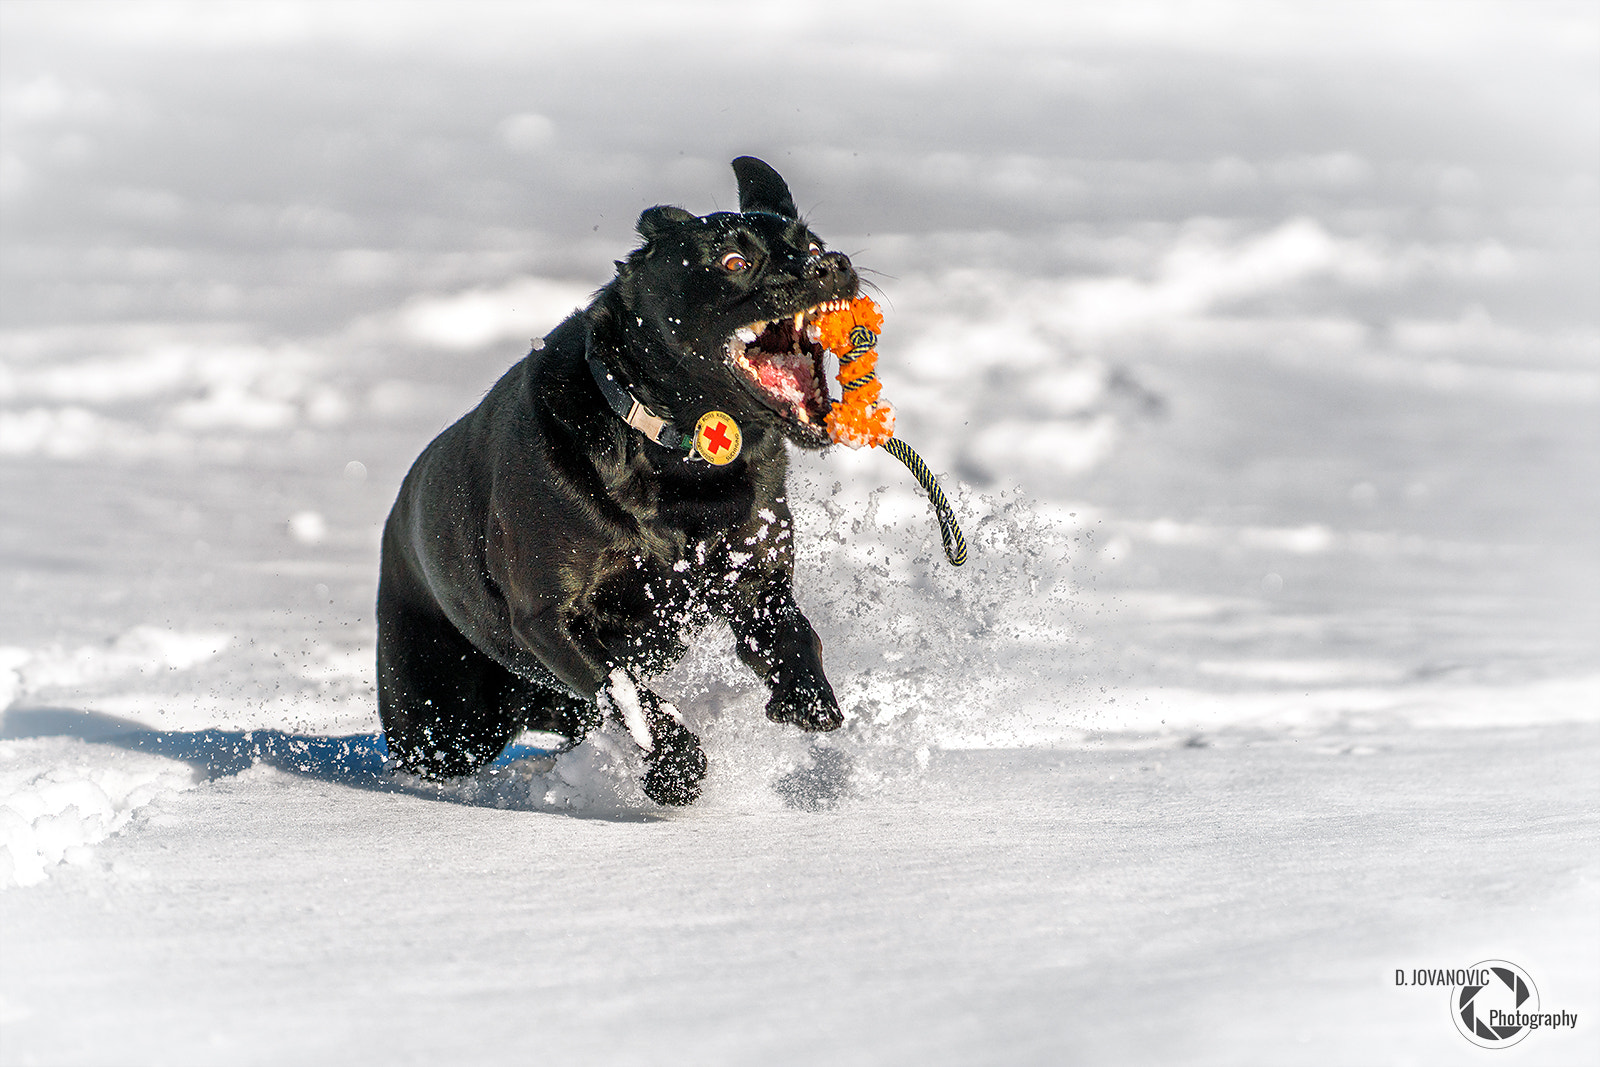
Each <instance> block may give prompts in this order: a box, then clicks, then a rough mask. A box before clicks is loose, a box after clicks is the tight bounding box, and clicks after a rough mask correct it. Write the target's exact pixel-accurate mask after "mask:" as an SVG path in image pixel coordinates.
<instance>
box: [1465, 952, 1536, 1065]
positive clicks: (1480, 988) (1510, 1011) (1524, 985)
mask: <svg viewBox="0 0 1600 1067" xmlns="http://www.w3.org/2000/svg"><path fill="white" fill-rule="evenodd" d="M1472 970H1473V971H1477V972H1481V973H1482V975H1483V978H1484V981H1485V983H1486V984H1484V985H1462V986H1455V987H1453V988H1452V989H1451V990H1450V1015H1451V1017H1452V1018H1454V1019H1455V1023H1456V1029H1457V1030H1459V1031H1461V1036H1462V1037H1465V1038H1466V1039H1467V1040H1468V1041H1471V1042H1472V1043H1473V1044H1474V1045H1477V1046H1478V1047H1479V1048H1509V1047H1510V1046H1512V1045H1515V1044H1516V1043H1517V1042H1518V1041H1521V1040H1522V1039H1523V1038H1525V1037H1527V1036H1528V1031H1529V1030H1530V1029H1531V1027H1529V1026H1526V1025H1524V1024H1523V1023H1521V1022H1515V1021H1513V1022H1506V1021H1503V1020H1502V1018H1501V1016H1511V1017H1513V1018H1514V1017H1515V1016H1518V1015H1533V1014H1537V1013H1538V1011H1539V990H1538V987H1537V986H1535V985H1534V984H1533V979H1532V978H1531V977H1529V975H1528V972H1527V971H1525V970H1523V969H1522V968H1521V967H1518V966H1517V965H1516V964H1515V963H1507V962H1506V961H1505V960H1484V961H1483V962H1482V963H1479V964H1476V965H1475V966H1474V967H1472Z"/></svg>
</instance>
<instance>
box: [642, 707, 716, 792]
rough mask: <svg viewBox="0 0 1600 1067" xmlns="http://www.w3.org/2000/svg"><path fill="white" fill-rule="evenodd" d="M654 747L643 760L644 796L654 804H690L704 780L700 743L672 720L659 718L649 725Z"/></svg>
mask: <svg viewBox="0 0 1600 1067" xmlns="http://www.w3.org/2000/svg"><path fill="white" fill-rule="evenodd" d="M650 725H651V727H652V728H653V729H652V732H653V733H654V734H655V747H654V748H652V749H651V750H650V752H649V754H648V755H646V756H645V758H644V761H645V766H646V768H647V769H646V771H645V773H644V781H643V782H642V783H641V784H642V785H643V787H644V795H645V796H647V797H649V798H650V799H651V800H653V801H655V802H656V803H657V804H670V805H676V806H680V807H681V806H682V805H684V804H693V803H694V802H695V800H696V799H697V798H698V797H699V796H700V780H701V779H702V778H704V777H705V776H706V754H705V753H704V752H703V751H701V748H700V739H699V738H697V737H695V735H694V734H692V733H690V732H689V729H688V728H687V727H685V726H684V725H683V724H682V723H680V722H678V721H677V720H676V719H672V718H669V717H668V716H666V715H662V716H661V717H660V718H657V719H655V720H654V721H653V722H652V723H651V724H650Z"/></svg>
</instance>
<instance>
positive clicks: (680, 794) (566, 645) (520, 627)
mask: <svg viewBox="0 0 1600 1067" xmlns="http://www.w3.org/2000/svg"><path fill="white" fill-rule="evenodd" d="M512 628H513V630H514V631H515V633H516V635H517V639H518V640H519V641H521V642H522V643H523V645H524V646H526V647H527V648H529V649H530V650H531V651H533V652H534V654H535V655H536V656H537V657H538V662H539V663H540V664H541V665H543V666H544V667H545V668H546V669H548V670H551V671H553V672H554V673H555V674H556V676H557V677H558V678H560V679H561V681H562V682H564V683H566V685H567V687H568V688H570V689H571V690H572V691H573V692H575V693H579V694H585V693H586V694H588V695H589V696H590V698H591V699H593V700H594V701H595V703H597V704H599V705H600V706H601V707H603V708H605V709H606V710H607V711H609V712H611V713H612V714H613V715H614V716H616V717H617V718H618V719H620V720H621V721H622V723H623V725H624V726H626V727H627V728H628V734H629V736H631V737H632V738H633V740H634V743H635V744H637V745H638V746H639V747H640V748H642V749H643V750H644V752H645V757H644V758H645V765H646V768H647V769H646V771H645V775H644V781H643V782H642V783H641V784H642V785H643V788H644V794H645V796H647V797H649V798H650V799H651V800H653V801H655V802H656V803H657V804H690V803H693V802H694V800H695V798H697V797H698V796H699V795H700V780H701V779H702V778H704V777H705V776H706V757H705V753H704V752H703V751H701V749H700V740H699V738H697V737H695V735H694V733H693V732H691V731H690V730H689V728H688V727H687V726H685V725H684V724H683V719H682V717H681V716H680V715H679V714H678V710H677V709H676V708H674V707H673V706H672V705H671V704H668V703H667V702H666V701H664V700H662V699H661V698H660V697H658V696H656V695H655V694H654V693H652V692H651V691H650V690H649V689H646V688H645V687H644V686H642V685H640V684H639V683H638V681H637V680H636V679H635V678H634V677H633V674H632V672H630V671H629V670H628V669H627V668H626V667H622V666H617V665H615V664H613V663H612V662H611V661H610V660H609V658H608V657H607V656H606V653H605V649H604V647H603V646H602V645H601V643H600V640H599V638H597V637H596V636H595V635H594V633H593V632H592V631H591V630H590V629H589V627H588V626H587V625H585V624H584V623H583V622H581V621H579V620H567V621H566V622H565V623H562V624H555V625H551V624H550V622H549V620H548V619H547V618H546V616H545V615H540V616H537V617H532V618H526V619H519V620H518V622H517V623H516V624H514V625H513V627H512Z"/></svg>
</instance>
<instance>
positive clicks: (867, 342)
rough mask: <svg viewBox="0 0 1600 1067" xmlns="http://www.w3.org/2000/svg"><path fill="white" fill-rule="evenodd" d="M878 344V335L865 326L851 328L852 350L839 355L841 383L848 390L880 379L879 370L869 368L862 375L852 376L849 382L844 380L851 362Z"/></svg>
mask: <svg viewBox="0 0 1600 1067" xmlns="http://www.w3.org/2000/svg"><path fill="white" fill-rule="evenodd" d="M877 344H878V335H877V334H875V333H873V332H872V331H871V330H869V329H867V328H866V327H865V326H852V327H851V328H850V351H848V352H846V353H845V354H844V355H842V356H840V357H839V385H840V387H841V388H843V389H844V390H845V391H846V392H849V391H852V390H855V389H860V388H861V387H862V386H863V385H866V384H867V383H868V382H875V381H877V380H878V372H877V371H876V370H869V371H867V373H865V374H863V375H862V376H861V377H859V378H852V379H850V380H849V381H848V382H847V381H845V380H844V375H845V372H846V371H847V370H849V368H850V364H852V363H854V362H855V361H856V360H858V359H860V358H861V357H862V356H864V355H866V354H867V353H868V352H870V351H872V349H873V348H874V347H876V346H877Z"/></svg>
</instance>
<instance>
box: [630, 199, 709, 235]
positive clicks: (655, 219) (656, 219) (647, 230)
mask: <svg viewBox="0 0 1600 1067" xmlns="http://www.w3.org/2000/svg"><path fill="white" fill-rule="evenodd" d="M696 218H698V216H697V215H695V214H694V213H693V212H690V211H685V210H683V208H681V207H667V206H666V205H664V204H657V205H656V206H655V207H647V208H645V209H644V211H643V212H642V213H640V215H639V226H638V230H639V236H640V237H643V238H644V239H645V240H646V241H650V240H654V239H655V238H657V237H659V236H661V235H662V234H663V233H665V232H666V231H667V230H669V229H671V228H672V227H673V226H677V225H679V224H681V223H685V222H693V221H694V220H695V219H696Z"/></svg>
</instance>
